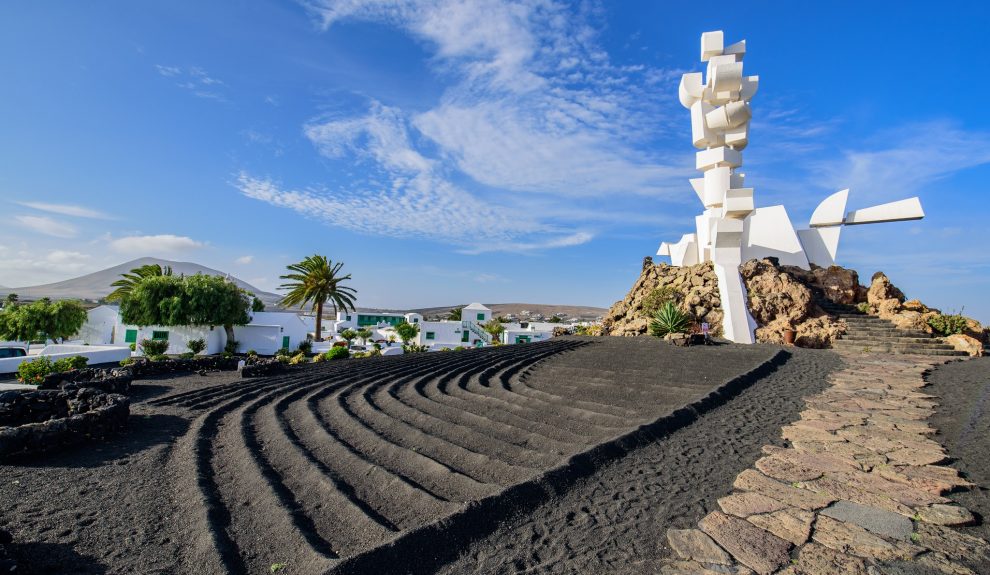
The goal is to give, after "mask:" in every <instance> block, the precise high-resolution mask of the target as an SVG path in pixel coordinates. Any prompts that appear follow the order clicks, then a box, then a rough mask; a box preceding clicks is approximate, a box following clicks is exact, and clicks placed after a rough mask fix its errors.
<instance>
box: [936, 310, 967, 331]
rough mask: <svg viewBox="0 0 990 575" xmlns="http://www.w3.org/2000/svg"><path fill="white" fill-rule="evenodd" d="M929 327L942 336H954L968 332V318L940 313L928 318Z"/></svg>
mask: <svg viewBox="0 0 990 575" xmlns="http://www.w3.org/2000/svg"><path fill="white" fill-rule="evenodd" d="M928 325H929V326H930V327H931V328H932V330H934V331H935V333H937V334H939V335H941V336H946V335H952V334H954V333H962V332H964V331H966V318H965V317H963V315H962V314H961V313H956V314H944V313H940V314H938V315H936V316H932V317H930V318H928Z"/></svg>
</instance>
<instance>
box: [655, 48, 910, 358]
mask: <svg viewBox="0 0 990 575" xmlns="http://www.w3.org/2000/svg"><path fill="white" fill-rule="evenodd" d="M745 55H746V41H745V40H742V41H740V42H737V43H735V44H732V45H730V46H725V45H724V43H723V34H722V32H721V31H717V32H705V33H704V34H702V35H701V61H702V62H707V63H708V69H707V70H706V72H705V73H704V74H703V73H701V72H694V73H688V74H684V75H683V76H682V77H681V84H680V87H679V89H678V95H679V97H680V101H681V104H682V105H683V106H684V107H685V108H688V109H689V110H691V140H692V142H693V144H694V147H695V148H698V149H699V150H701V151H699V152H697V153H696V154H695V158H696V161H695V167H696V168H697V169H698V170H699V171H700V172H702V174H703V175H704V176H703V177H701V178H694V179H692V180H690V181H691V187H692V188H694V192H695V193H696V194H697V195H698V199H699V200H700V201H701V204H702V205H703V206H704V211H703V212H702V213H701V214H700V215H698V216H697V217H695V231H694V232H693V233H688V234H684V235H683V236H682V237H681V239H680V241H678V242H676V243H668V242H663V243H662V244H660V249H659V251H657V255H661V256H669V257H670V259H671V263H672V264H673V265H675V266H689V265H694V264H698V263H701V262H707V261H710V262H712V264H713V265H714V268H715V273H716V275H717V276H718V289H719V297H720V299H721V302H722V303H721V305H722V311H723V317H724V319H723V326H722V327H723V334H724V336H725V337H726V338H727V339H729V340H731V341H734V342H737V343H754V342H755V338H754V335H753V331H754V329H755V328H756V323H755V322H754V321H753V318H752V317H751V316H750V314H749V310H748V309H747V298H746V286H745V285H744V284H743V281H742V277H741V276H740V275H739V265H740V264H742V262H744V261H748V260H751V259H759V258H764V257H768V256H772V257H776V258H778V260H779V261H780V263H781V264H783V265H794V266H799V267H802V268H804V269H810V267H811V265H817V266H822V267H827V266H830V265H833V264H834V263H835V256H836V251H837V250H838V247H839V235H840V232H841V230H842V226H850V225H858V224H871V223H879V222H893V221H903V220H916V219H921V218H923V217H924V216H925V213H924V211H923V210H922V209H921V202H920V201H919V200H918V198H910V199H906V200H901V201H897V202H892V203H888V204H883V205H879V206H873V207H870V208H865V209H860V210H855V211H851V212H848V213H847V212H846V200H847V199H848V196H849V190H848V189H846V190H842V191H839V192H836V193H834V194H832V195H831V196H829V197H827V198H825V200H824V201H823V202H822V203H821V204H819V206H818V208H817V209H815V211H814V213H813V214H812V216H811V221H810V222H809V227H808V229H801V230H796V229H795V228H794V226H793V225H792V224H791V220H790V218H789V217H788V215H787V210H786V209H785V208H784V206H769V207H763V208H757V207H755V204H754V199H753V188H752V187H746V184H745V175H744V174H743V173H741V172H739V171H738V169H739V168H740V167H741V166H742V163H743V161H742V151H743V149H745V148H746V144H747V143H748V141H749V120H750V117H751V115H752V114H751V112H750V107H749V102H750V100H752V98H753V96H754V95H755V94H756V90H757V88H758V87H759V80H760V79H759V76H744V75H743V57H744V56H745Z"/></svg>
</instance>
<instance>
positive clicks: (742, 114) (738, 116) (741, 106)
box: [722, 102, 753, 128]
mask: <svg viewBox="0 0 990 575" xmlns="http://www.w3.org/2000/svg"><path fill="white" fill-rule="evenodd" d="M722 107H723V108H725V116H726V120H727V124H728V126H729V127H730V128H735V127H737V126H741V125H742V124H745V123H746V122H748V121H749V119H750V118H751V117H753V113H752V112H751V111H750V110H749V106H748V105H747V104H746V103H745V102H729V103H728V104H726V105H725V106H722Z"/></svg>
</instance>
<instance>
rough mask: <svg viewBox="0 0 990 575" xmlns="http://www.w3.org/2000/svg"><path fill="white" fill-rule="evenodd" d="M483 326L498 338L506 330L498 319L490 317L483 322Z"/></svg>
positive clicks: (494, 337) (493, 337) (493, 336)
mask: <svg viewBox="0 0 990 575" xmlns="http://www.w3.org/2000/svg"><path fill="white" fill-rule="evenodd" d="M481 327H482V328H483V329H484V330H485V331H487V332H488V334H489V335H491V336H492V339H498V336H500V335H502V332H504V331H505V328H504V327H503V326H502V324H501V323H499V321H498V320H497V319H490V320H488V321H487V322H485V323H483V324H481Z"/></svg>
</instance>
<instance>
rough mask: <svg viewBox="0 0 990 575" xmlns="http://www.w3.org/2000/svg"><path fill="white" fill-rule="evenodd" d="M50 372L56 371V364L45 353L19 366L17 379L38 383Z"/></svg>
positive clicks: (22, 381)
mask: <svg viewBox="0 0 990 575" xmlns="http://www.w3.org/2000/svg"><path fill="white" fill-rule="evenodd" d="M50 373H55V366H54V365H53V364H52V360H51V359H50V358H48V357H47V356H44V355H42V356H39V357H36V358H34V359H33V360H31V361H25V362H24V363H22V364H21V365H19V366H17V380H18V381H20V382H21V383H27V384H31V385H38V384H40V383H41V382H42V381H44V380H45V376H46V375H48V374H50Z"/></svg>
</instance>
